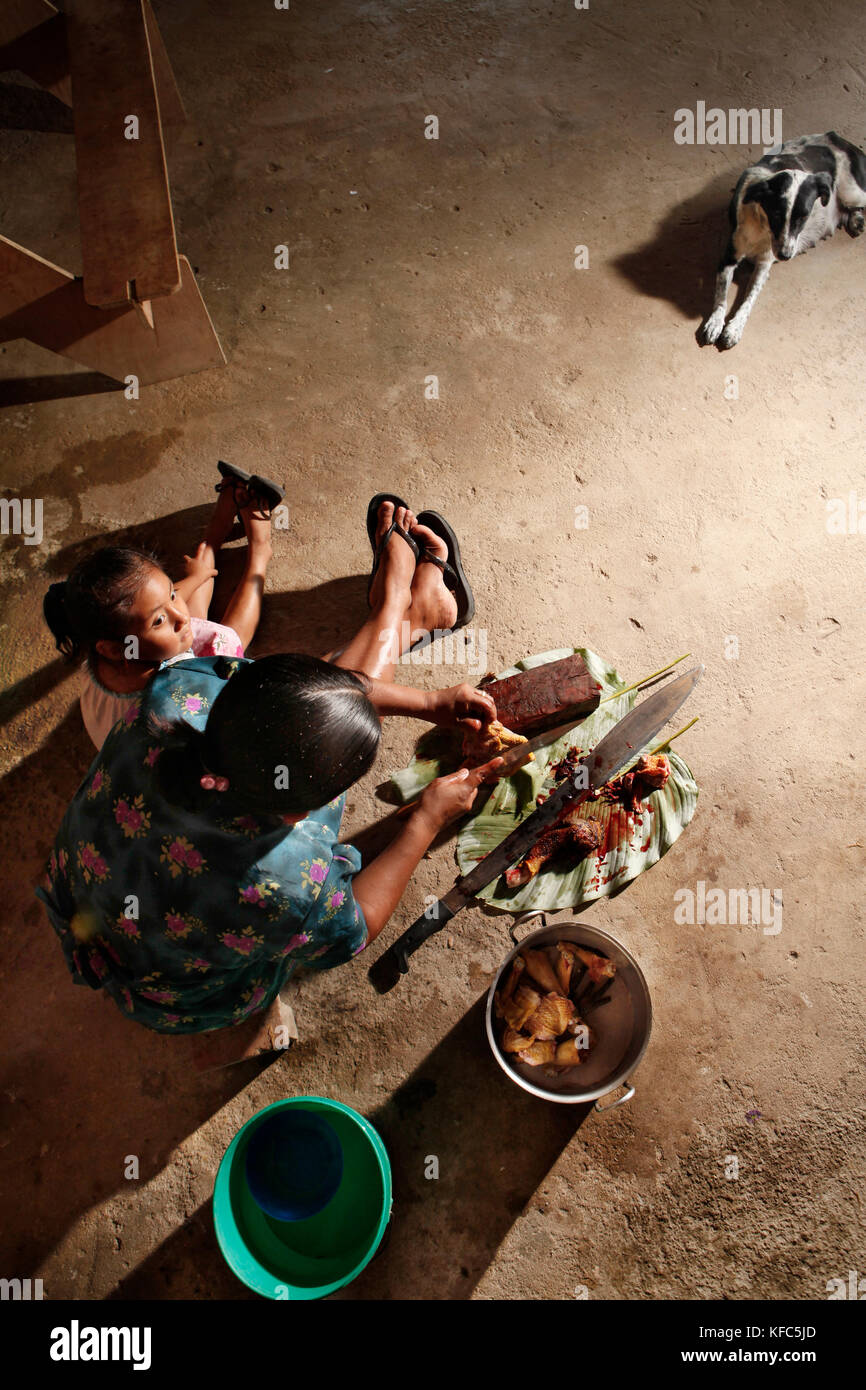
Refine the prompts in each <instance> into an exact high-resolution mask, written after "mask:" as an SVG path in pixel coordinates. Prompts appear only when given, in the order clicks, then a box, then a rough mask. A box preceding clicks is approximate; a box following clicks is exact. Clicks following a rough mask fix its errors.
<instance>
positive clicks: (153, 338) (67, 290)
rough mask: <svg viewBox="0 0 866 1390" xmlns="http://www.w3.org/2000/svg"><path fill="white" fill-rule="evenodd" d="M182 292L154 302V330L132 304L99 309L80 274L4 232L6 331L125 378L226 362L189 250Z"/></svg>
mask: <svg viewBox="0 0 866 1390" xmlns="http://www.w3.org/2000/svg"><path fill="white" fill-rule="evenodd" d="M179 260H180V267H181V272H182V284H181V288H180V290H179V291H178V293H177V294H173V295H166V296H164V297H163V298H162V299H158V300H156V301H155V302H154V303H152V304H151V306H150V308H151V311H152V314H153V328H151V327H150V326H149V325H148V323H147V322H146V321H145V318H144V316H143V315H142V314H141V313H139V310H138V309H137V308H136V307H133V306H132V305H129V306H127V307H126V308H113V309H95V308H93V306H92V305H90V304H88V303H87V302H86V300H85V298H84V292H83V287H82V282H81V280H78V279H76V278H75V277H74V276H72V275H70V274H69V272H68V271H66V270H63V269H61V267H60V266H56V265H53V264H52V263H51V262H50V261H46V260H43V258H42V257H41V256H36V255H34V254H33V252H32V251H27V250H26V249H25V248H24V247H23V246H18V245H16V243H15V242H13V241H8V240H7V239H6V238H5V237H0V315H3V318H2V320H0V336H2V337H3V338H4V339H5V340H6V341H7V342H8V341H9V340H10V339H12V338H29V339H30V340H31V342H34V343H39V345H40V346H41V347H46V348H49V349H50V350H51V351H52V352H59V353H61V354H62V355H63V356H64V357H71V358H72V359H73V361H75V362H80V363H81V365H82V366H85V367H90V368H92V369H93V370H94V371H97V372H102V373H103V375H105V376H110V377H113V378H114V380H115V381H121V382H122V381H124V380H125V378H126V377H127V376H130V375H131V376H136V377H138V380H139V384H140V385H142V386H147V385H150V384H152V383H153V382H156V381H168V380H170V379H171V378H172V377H178V376H186V375H187V374H188V373H191V372H203V371H206V370H207V368H208V367H221V366H223V365H224V363H225V356H224V355H223V350H222V348H221V347H220V344H219V339H218V338H217V335H216V333H215V332H214V327H213V324H212V323H211V321H210V317H209V315H208V312H207V309H206V307H205V304H204V301H203V299H202V297H201V294H200V293H199V289H198V286H197V285H196V282H195V276H194V275H193V273H192V267H191V266H190V263H189V261H188V260H187V258H186V256H181V257H180V258H179Z"/></svg>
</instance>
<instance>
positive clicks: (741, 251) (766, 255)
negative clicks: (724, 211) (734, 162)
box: [698, 130, 866, 348]
mask: <svg viewBox="0 0 866 1390" xmlns="http://www.w3.org/2000/svg"><path fill="white" fill-rule="evenodd" d="M864 208H866V155H864V154H863V151H862V150H858V148H857V146H856V145H852V144H851V143H850V141H848V140H845V139H843V137H842V136H841V135H837V134H836V132H835V131H833V130H828V131H827V134H826V135H800V136H798V138H797V139H796V140H786V142H785V144H784V145H779V146H777V148H775V149H773V150H771V151H770V153H769V154H766V155H764V158H763V159H760V160H758V163H757V164H752V165H751V166H750V167H749V168H748V169H747V170H746V171H745V173H744V174H743V175H741V177H740V180H739V182H738V183H737V186H736V188H735V189H734V196H733V198H732V199H731V205H730V208H729V210H728V215H729V217H730V220H731V235H730V239H729V241H728V245H727V249H726V251H725V254H724V255H723V257H722V259H721V262H720V264H719V270H718V274H717V275H716V293H715V299H714V300H713V307H712V310H711V312H710V314H709V317H708V318H707V319H705V321H704V322H703V324H702V325H701V328H700V331H699V333H698V341H699V342H701V343H718V346H719V347H720V348H732V347H735V346H736V344H737V343H738V342H739V341H740V338H741V337H742V336H743V329H744V328H745V326H746V320H747V319H748V317H749V314H750V313H751V312H752V309H753V307H754V304H755V300H756V299H757V298H758V295H759V294H760V293H761V290H762V289H763V287H764V283H765V281H766V279H767V276H768V275H769V273H770V268H771V266H772V265H773V262H774V261H790V260H791V258H792V257H793V256H797V255H799V254H800V253H801V252H803V251H808V250H809V249H810V247H812V246H816V245H817V244H818V242H819V241H823V240H824V238H825V237H828V236H832V235H833V233H834V232H835V231H836V230H837V229H838V228H839V227H844V228H845V230H846V231H847V233H848V235H849V236H859V235H860V233H861V232H862V231H863V229H864V227H866V217H864ZM740 261H751V262H752V263H753V264H754V267H755V268H754V271H753V273H752V278H751V280H750V281H749V288H748V291H747V293H746V296H745V298H744V300H743V302H742V304H741V305H740V307H739V309H738V310H737V312H736V313H735V314H733V315H732V317H731V318H730V319H729V320H728V322H727V324H726V323H725V313H726V312H727V299H728V290H729V289H730V287H731V281H732V279H733V278H734V271H735V270H736V268H737V266H738V265H739V263H740Z"/></svg>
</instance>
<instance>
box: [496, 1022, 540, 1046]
mask: <svg viewBox="0 0 866 1390" xmlns="http://www.w3.org/2000/svg"><path fill="white" fill-rule="evenodd" d="M532 1042H533V1039H532V1038H528V1037H527V1036H526V1034H525V1033H518V1032H517V1030H516V1029H515V1028H509V1027H508V1026H507V1025H506V1028H505V1032H504V1033H503V1034H502V1051H503V1052H525V1051H526V1049H527V1048H528V1047H531V1046H532Z"/></svg>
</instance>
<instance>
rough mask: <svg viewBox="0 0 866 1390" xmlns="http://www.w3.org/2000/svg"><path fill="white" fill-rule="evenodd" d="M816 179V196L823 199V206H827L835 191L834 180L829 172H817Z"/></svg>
mask: <svg viewBox="0 0 866 1390" xmlns="http://www.w3.org/2000/svg"><path fill="white" fill-rule="evenodd" d="M814 179H815V183H816V185H817V188H818V192H817V194H816V197H818V198H820V199H821V206H822V207H826V206H827V204H828V203H829V201H830V195H831V193H832V192H833V180H832V179H831V178H830V175H829V174H815V175H814Z"/></svg>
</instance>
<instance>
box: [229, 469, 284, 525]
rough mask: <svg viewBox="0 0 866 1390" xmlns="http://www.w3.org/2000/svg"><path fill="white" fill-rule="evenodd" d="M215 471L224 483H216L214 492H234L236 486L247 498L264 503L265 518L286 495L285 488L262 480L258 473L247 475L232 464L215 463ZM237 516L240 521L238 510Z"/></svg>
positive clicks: (268, 480)
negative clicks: (244, 491)
mask: <svg viewBox="0 0 866 1390" xmlns="http://www.w3.org/2000/svg"><path fill="white" fill-rule="evenodd" d="M217 469H218V470H219V472H220V473H221V474H222V477H223V480H224V481H223V482H221V483H217V485H216V488H215V491H216V492H224V491H225V490H226V488H230V489H231V490H232V491H233V492H235V491H236V490H237V488H238V486H241V487H243V488H244V489H245V490H246V492H247V495H248V496H249V497H251V498H256V499H258V500H259V501H261V502H263V503H264V506H263V508H262V510H263V511H264V512H265V515H266V516H270V514H271V512H272V511H273V509H274V507H277V506H279V504H280V502H282V500H283V498H284V497H285V495H286V492H285V488H282V487H280V485H279V483H275V482H274V480H273V479H272V478H263V477H262V476H261V474H259V473H247V471H246V469H244V468H238V467H237V465H236V464H234V463H226V462H225V460H224V459H219V460H218V461H217ZM237 515H238V521H240V520H241V515H240V508H238V513H237Z"/></svg>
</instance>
